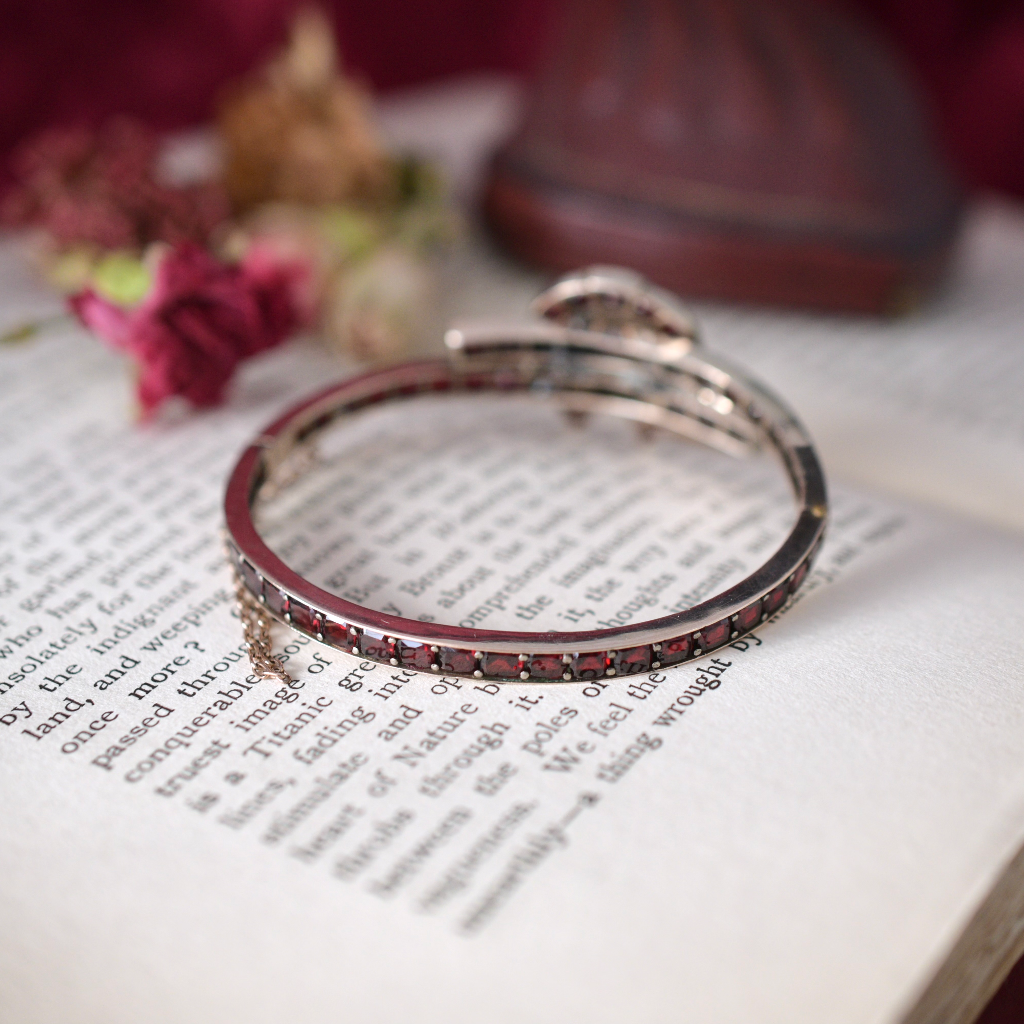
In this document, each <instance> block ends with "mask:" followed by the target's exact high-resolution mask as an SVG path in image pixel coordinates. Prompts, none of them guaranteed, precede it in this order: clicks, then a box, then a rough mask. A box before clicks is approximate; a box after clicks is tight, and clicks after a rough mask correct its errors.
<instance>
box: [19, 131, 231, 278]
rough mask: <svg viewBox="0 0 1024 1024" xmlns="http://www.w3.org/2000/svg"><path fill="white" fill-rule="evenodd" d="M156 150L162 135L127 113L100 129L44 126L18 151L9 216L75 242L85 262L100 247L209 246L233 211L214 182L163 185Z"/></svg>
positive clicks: (60, 243)
mask: <svg viewBox="0 0 1024 1024" xmlns="http://www.w3.org/2000/svg"><path fill="white" fill-rule="evenodd" d="M157 149H158V140H157V138H156V136H155V135H154V134H153V133H152V132H150V131H149V130H148V129H146V128H144V127H143V126H142V125H141V124H139V123H138V122H137V121H133V120H131V119H128V118H115V119H114V120H111V121H109V122H108V123H107V124H106V125H104V126H103V127H102V128H101V129H100V130H99V131H93V130H91V129H88V128H81V127H80V128H58V129H51V130H48V131H45V132H43V133H41V134H40V135H38V136H36V137H35V138H34V139H31V140H30V141H29V142H27V143H25V144H24V145H23V146H22V147H21V148H20V149H19V150H18V152H17V154H16V155H15V158H14V174H15V179H16V180H15V185H14V188H13V189H12V190H11V192H10V193H9V194H8V196H7V197H6V199H5V201H4V204H3V209H2V216H3V220H4V221H5V222H6V223H7V224H10V225H13V226H17V227H37V228H41V229H43V230H44V231H45V232H46V234H47V235H48V236H49V242H50V246H51V247H52V248H54V249H56V250H57V251H58V253H59V252H61V251H62V250H66V249H69V248H71V247H73V248H75V250H76V252H77V254H78V257H79V259H80V260H81V259H84V258H87V257H88V255H89V254H90V253H92V252H93V251H94V250H97V249H98V250H126V251H130V252H135V253H141V252H142V251H143V250H144V249H145V248H146V247H147V246H148V245H150V244H151V243H153V242H167V243H169V244H172V245H173V244H176V243H178V242H184V241H192V242H197V243H200V244H205V243H206V242H207V241H208V239H209V236H210V233H211V231H212V230H213V229H214V228H215V227H216V226H217V225H218V224H219V223H220V222H221V221H222V220H224V218H225V216H226V215H227V204H226V201H225V198H224V195H223V192H222V191H221V190H220V188H219V187H218V186H215V185H212V184H204V185H192V186H188V187H185V188H176V187H172V186H169V185H164V184H161V183H159V182H158V181H157V180H156V177H155V165H156V156H157Z"/></svg>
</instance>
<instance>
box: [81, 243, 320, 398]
mask: <svg viewBox="0 0 1024 1024" xmlns="http://www.w3.org/2000/svg"><path fill="white" fill-rule="evenodd" d="M305 273H306V269H305V267H303V266H301V265H298V264H288V263H280V262H276V263H275V262H272V261H270V260H268V259H266V258H265V256H262V255H261V256H259V257H258V258H254V259H253V260H252V261H251V262H244V263H241V264H227V263H223V262H221V261H220V260H217V259H216V258H215V257H213V256H211V255H210V254H209V253H208V252H206V251H205V250H203V249H201V248H199V247H198V246H196V245H193V244H189V243H183V244H181V245H178V246H176V247H174V248H172V249H169V250H168V251H167V252H166V253H164V254H163V256H162V258H160V260H159V262H158V263H157V266H156V268H155V271H154V275H153V285H152V288H151V290H150V291H149V293H148V294H147V295H146V296H145V298H144V299H143V300H142V301H141V302H140V303H139V304H138V305H137V306H135V307H134V308H131V309H126V308H125V307H124V306H122V305H119V304H118V303H116V302H113V301H111V300H110V299H109V298H107V297H104V296H103V295H101V294H99V293H98V291H97V290H96V289H94V288H89V289H87V290H85V291H83V292H80V293H79V294H77V295H75V296H73V297H72V299H71V300H70V302H71V307H72V309H73V310H74V312H75V313H76V314H77V316H78V318H79V319H80V320H81V322H82V323H83V324H85V326H87V327H89V328H90V329H91V330H93V331H94V332H95V333H96V334H98V335H99V336H100V337H101V338H103V339H104V340H105V341H106V342H107V343H108V344H110V345H111V346H112V347H113V348H116V349H119V350H120V351H123V352H125V353H127V354H128V355H130V356H131V357H132V358H133V359H135V360H136V362H137V364H138V367H139V375H138V399H139V404H140V406H141V410H142V415H143V416H144V417H149V416H151V415H152V414H153V413H154V412H155V411H156V410H157V409H158V408H159V406H160V405H161V404H162V403H163V402H164V401H165V400H166V399H168V398H170V397H171V396H174V395H178V396H181V397H183V398H186V399H188V401H190V402H191V403H192V404H193V405H194V406H197V407H204V406H211V405H215V404H217V403H218V402H220V401H221V400H222V398H223V396H224V390H225V388H226V386H227V384H228V382H229V381H230V379H231V376H232V374H233V373H234V371H235V367H236V366H237V365H238V364H239V363H240V362H241V361H242V360H243V359H246V358H248V357H249V356H253V355H256V354H257V353H258V352H263V351H265V350H267V349H270V348H273V347H274V346H275V345H278V344H280V343H281V342H282V341H284V340H285V338H286V337H287V336H288V335H289V334H290V333H291V332H292V331H294V330H295V329H296V328H298V327H299V326H301V325H302V314H301V310H300V307H299V305H298V304H297V302H296V295H297V294H298V293H299V292H300V291H301V286H302V280H301V279H302V277H303V276H304V274H305Z"/></svg>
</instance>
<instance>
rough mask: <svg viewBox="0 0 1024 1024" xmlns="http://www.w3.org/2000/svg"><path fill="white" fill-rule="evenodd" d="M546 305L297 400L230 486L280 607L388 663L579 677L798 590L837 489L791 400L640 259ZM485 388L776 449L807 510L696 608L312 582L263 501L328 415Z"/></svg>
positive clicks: (687, 654)
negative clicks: (583, 618)
mask: <svg viewBox="0 0 1024 1024" xmlns="http://www.w3.org/2000/svg"><path fill="white" fill-rule="evenodd" d="M535 308H536V309H537V310H538V311H539V312H540V313H542V315H543V316H544V317H545V318H546V320H547V322H540V323H538V325H537V326H536V327H532V328H525V329H524V328H494V329H477V330H475V331H464V330H451V331H449V332H448V334H447V335H446V338H445V340H446V343H447V345H448V348H449V351H450V355H449V358H447V359H443V358H441V359H430V360H423V361H417V362H408V363H403V364H401V365H398V366H393V367H389V368H386V369H381V370H376V371H373V372H370V373H366V374H364V375H362V376H359V377H355V378H352V379H350V380H346V381H343V382H342V383H340V384H336V385H334V386H332V387H330V388H328V389H326V390H325V391H323V392H321V393H320V394H318V395H316V396H314V397H313V398H310V399H308V400H307V401H304V402H302V403H300V404H299V405H297V406H295V407H294V408H292V409H291V410H289V411H288V412H287V413H285V414H284V415H283V416H281V417H280V418H279V419H278V420H276V421H275V422H274V423H272V424H271V425H270V426H269V427H267V429H266V430H264V431H263V433H262V435H261V436H260V437H259V438H258V440H257V441H256V442H255V443H253V444H252V445H251V446H250V447H248V448H247V449H246V450H245V451H244V452H243V453H242V455H241V457H240V458H239V460H238V463H237V464H236V466H235V468H234V471H233V472H232V474H231V477H230V480H229V482H228V486H227V492H226V496H225V519H226V528H227V546H228V555H229V558H230V559H231V560H232V562H233V565H234V569H235V571H236V572H237V574H238V575H239V577H240V579H241V581H242V584H243V585H244V587H245V588H246V590H247V591H248V592H249V593H250V594H251V595H252V596H253V598H254V599H255V600H256V601H258V602H260V604H261V605H262V606H263V607H264V608H265V609H266V610H267V612H269V614H270V615H271V616H273V617H274V618H276V619H278V620H280V621H282V622H285V623H287V624H288V625H289V626H291V628H292V629H295V630H298V631H299V632H301V633H304V634H307V635H309V636H312V637H315V638H316V639H317V640H320V641H321V642H323V643H325V644H329V645H331V646H333V647H337V648H339V649H341V650H345V651H349V652H351V653H353V654H356V655H358V656H359V657H362V658H366V659H370V660H373V661H378V662H382V663H384V664H389V665H394V666H401V667H404V668H409V669H415V670H420V671H426V672H437V673H444V674H450V675H456V676H467V677H471V678H473V677H475V678H478V679H482V678H486V679H493V680H496V681H509V682H510V681H520V680H528V679H529V680H537V681H559V680H562V681H567V682H574V681H587V680H593V679H597V678H601V677H605V676H616V675H627V674H632V673H636V672H646V671H649V670H651V669H657V668H661V667H665V666H669V665H674V664H678V663H680V662H684V661H688V660H691V659H694V658H699V657H701V656H702V655H704V654H706V653H708V652H710V651H712V650H714V649H715V648H718V647H721V646H723V645H724V644H727V643H729V642H731V641H733V640H735V639H737V638H738V637H740V636H742V635H744V634H746V633H749V632H750V631H751V630H753V629H755V628H756V627H757V626H758V625H760V624H761V623H762V622H764V621H766V620H767V619H768V618H770V617H771V616H772V615H774V614H775V613H776V612H777V611H778V610H779V609H780V608H781V607H782V606H783V605H784V604H785V603H786V602H787V601H788V600H789V599H790V598H791V597H792V595H793V593H794V592H795V591H796V590H797V588H798V587H799V586H800V585H801V583H802V582H803V581H804V579H805V577H806V575H807V573H808V570H809V568H810V566H811V563H812V561H813V559H814V557H815V555H816V553H817V551H818V548H819V547H820V544H821V541H822V537H823V534H824V529H825V523H826V519H827V512H828V503H827V497H826V488H825V479H824V475H823V473H822V469H821V466H820V464H819V462H818V459H817V456H816V455H815V453H814V449H813V446H812V444H811V440H810V438H809V437H808V435H807V433H806V431H805V430H804V428H803V427H802V426H801V424H800V423H799V422H798V420H797V419H796V418H795V417H794V416H793V414H792V413H791V412H790V411H789V410H788V409H787V408H786V407H785V405H784V404H783V403H782V402H780V401H779V400H778V399H777V398H775V397H774V396H773V395H771V394H770V393H769V392H768V391H766V390H765V389H764V388H763V387H761V386H760V385H759V384H757V383H755V382H753V381H752V380H750V379H749V378H748V377H746V376H745V375H744V374H742V373H741V372H739V371H737V370H736V369H734V368H732V367H730V366H729V365H728V364H727V363H726V362H725V361H724V360H722V359H720V358H719V357H717V356H714V355H712V354H711V353H709V352H708V351H707V350H706V349H704V347H703V346H701V345H700V344H699V343H698V341H697V338H696V332H695V330H694V328H693V325H692V322H691V321H690V319H689V317H688V315H687V314H686V312H685V310H683V309H682V308H681V307H680V306H678V304H677V303H676V302H675V300H674V299H673V298H672V297H671V296H668V295H665V294H664V293H661V292H658V291H657V290H655V289H652V288H650V287H649V286H647V285H646V284H645V283H644V282H642V281H641V280H640V279H638V278H636V277H635V276H633V275H629V274H627V273H625V272H621V271H617V270H603V269H595V270H590V271H582V272H579V273H577V274H574V275H570V276H569V277H567V278H566V279H564V280H563V281H561V282H559V283H558V284H556V285H555V286H554V287H553V288H552V289H550V290H549V291H548V292H545V293H544V295H542V296H541V297H540V299H538V300H537V303H536V305H535ZM488 390H491V391H500V392H514V393H520V394H522V393H527V394H530V395H534V396H537V397H538V398H540V399H542V400H544V401H547V402H555V403H557V404H558V405H560V406H561V407H562V408H563V409H564V410H565V411H566V412H568V413H569V414H572V415H579V414H588V413H602V414H607V415H612V416H617V417H621V418H624V419H627V420H633V421H635V422H637V423H638V424H640V425H641V426H643V427H645V428H663V429H666V430H669V431H672V432H674V433H676V434H681V435H683V436H686V437H688V438H691V439H694V440H697V441H700V442H703V443H704V444H707V445H710V446H712V447H714V448H717V449H719V450H720V451H723V452H725V453H727V454H731V455H743V454H748V453H752V452H755V451H759V450H764V449H766V450H768V451H770V452H773V453H774V454H775V455H776V456H777V457H778V458H779V460H780V461H781V463H782V466H783V467H784V469H785V472H786V474H787V476H788V478H789V480H790V482H791V484H792V488H793V492H794V495H795V498H796V504H797V508H798V512H797V518H796V522H795V525H794V526H793V528H792V530H791V531H790V533H789V535H788V536H787V537H786V539H785V540H784V541H783V543H782V545H781V546H780V547H779V548H778V550H777V551H776V552H775V553H774V554H773V555H772V556H771V557H770V558H769V559H768V561H767V562H765V564H764V565H762V566H761V567H760V568H759V569H757V571H755V572H753V573H752V574H751V575H749V576H748V577H746V578H745V579H743V580H741V581H740V582H739V583H737V584H735V585H734V586H732V587H730V588H729V589H727V590H725V591H723V592H722V593H720V594H717V595H716V596H714V597H711V598H710V599H708V600H706V601H703V602H701V603H700V604H697V605H694V606H693V607H691V608H689V609H688V610H686V611H683V612H678V613H675V614H672V615H667V616H663V617H661V618H657V619H651V620H649V621H646V622H641V623H637V624H634V625H630V626H621V627H616V628H614V629H600V630H590V631H587V632H519V631H507V630H486V629H464V628H461V627H456V626H448V625H442V624H438V623H432V622H431V623H425V622H420V621H418V620H415V619H407V618H402V617H399V616H396V615H390V614H385V613H384V612H378V611H374V610H372V609H369V608H364V607H361V606H359V605H356V604H353V603H351V602H349V601H346V600H344V599H342V598H341V597H339V596H337V595H335V594H332V593H330V592H328V591H325V590H322V589H320V588H319V587H316V586H314V585H313V584H312V583H310V582H308V581H307V580H305V579H304V578H303V577H301V576H300V575H298V574H297V573H296V572H294V571H293V570H292V569H290V568H289V567H288V566H287V565H286V564H285V563H284V562H283V561H282V560H281V559H280V558H278V557H277V555H275V554H274V552H273V551H271V550H270V548H269V547H268V546H267V545H266V544H265V543H264V542H263V541H262V539H261V538H260V536H259V534H258V533H257V531H256V528H255V526H254V523H253V519H252V514H251V512H252V507H253V505H254V503H255V502H256V501H257V500H259V498H260V497H261V496H262V497H266V496H267V495H268V494H271V493H276V492H277V491H278V490H279V489H280V488H281V487H284V486H287V485H288V483H289V482H290V481H292V480H293V479H295V477H296V475H297V474H299V473H301V472H302V469H303V467H304V466H305V465H308V464H309V456H310V452H311V451H312V449H313V446H314V445H315V440H316V436H317V434H318V433H319V432H320V431H321V430H322V429H323V428H325V427H326V426H327V425H329V424H331V423H333V422H335V421H336V420H338V419H339V418H341V417H345V416H350V415H352V414H354V413H356V412H357V411H358V410H360V409H364V408H366V407H368V406H372V405H375V404H377V403H380V402H385V401H408V400H413V399H414V398H415V396H416V395H421V394H425V393H437V392H480V391H488Z"/></svg>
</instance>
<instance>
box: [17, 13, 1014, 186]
mask: <svg viewBox="0 0 1024 1024" xmlns="http://www.w3.org/2000/svg"><path fill="white" fill-rule="evenodd" d="M552 2H553V0H505V2H502V3H494V2H491V3H488V2H486V0H374V2H373V3H365V2H364V3H357V2H355V0H347V2H346V0H333V2H328V3H327V4H326V6H328V7H329V8H331V9H332V10H333V11H334V13H335V16H336V18H337V22H338V27H339V30H340V32H341V35H342V39H343V45H344V49H345V52H346V56H347V59H348V62H349V66H350V67H351V68H353V69H355V70H357V71H358V72H359V73H360V74H361V75H363V76H364V77H365V78H367V79H368V80H369V81H370V82H371V83H372V84H373V85H374V86H376V87H377V88H378V89H393V88H396V87H400V86H407V85H412V84H414V83H417V82H422V81H427V80H429V79H436V78H439V77H444V76H447V75H453V74H459V73H462V72H470V71H490V70H498V71H511V72H522V71H523V70H524V69H527V68H528V67H529V64H530V61H531V59H532V57H533V55H534V53H535V51H536V47H537V42H538V39H539V37H540V35H541V32H542V26H543V23H544V19H545V14H546V12H547V10H548V9H549V8H550V6H551V3H552ZM822 2H827V0H822ZM848 2H849V3H850V5H852V6H854V7H859V8H860V9H861V10H862V12H863V13H864V14H865V15H866V16H867V17H868V18H870V19H872V20H874V21H875V22H876V23H877V25H878V26H879V29H880V31H881V32H882V33H884V34H886V35H888V36H889V38H890V39H891V40H893V41H894V42H895V44H896V45H897V46H899V47H900V48H901V49H902V50H903V51H904V52H905V53H906V54H907V56H908V57H909V58H910V61H911V63H912V65H913V67H914V68H915V69H916V73H917V75H918V78H919V81H920V84H921V87H922V91H923V92H924V93H925V94H926V95H927V96H928V97H929V98H930V99H931V102H932V104H933V106H934V109H935V112H936V117H937V122H938V126H939V129H940V133H941V135H942V137H943V139H944V141H945V143H946V147H947V150H948V152H949V154H950V156H951V159H952V161H953V163H954V165H955V166H956V167H957V168H958V169H959V171H960V173H961V175H962V176H963V178H964V180H965V181H966V182H967V183H968V184H970V185H974V186H981V187H987V188H995V189H1000V190H1003V191H1005V192H1009V193H1012V194H1016V195H1018V196H1024V0H848ZM295 6H296V0H33V2H32V3H31V4H28V3H25V2H24V0H0V18H2V19H3V20H2V24H3V46H2V48H0V158H3V156H4V155H5V154H6V153H7V152H9V150H10V148H11V146H12V145H14V144H15V143H16V142H17V141H18V140H19V139H20V138H23V137H24V136H25V135H26V134H27V133H30V132H31V131H33V130H34V129H36V128H38V127H39V126H41V125H46V124H51V123H54V122H68V121H75V120H81V119H83V118H88V119H95V118H96V117H99V116H102V115H104V114H107V113H113V112H121V111H127V112H131V113H135V114H138V115H140V116H141V117H143V118H144V119H145V120H147V121H149V122H150V123H152V124H154V125H156V126H158V127H167V128H172V127H181V126H183V125H188V124H194V123H196V122H199V121H203V120H206V119H208V118H209V116H210V113H211V110H212V107H213V103H214V99H215V97H216V95H217V92H218V90H219V88H220V87H221V86H222V85H223V83H224V82H226V81H227V80H229V79H231V78H233V77H235V76H237V75H238V74H239V73H240V72H242V71H244V70H246V69H247V68H250V67H252V66H253V64H254V63H255V62H256V61H258V60H259V58H260V57H262V56H263V55H265V54H266V53H267V52H268V50H270V49H271V48H272V47H273V46H274V45H275V44H276V43H277V42H278V41H279V40H280V39H281V37H282V35H283V32H284V26H285V24H286V22H287V20H288V16H289V14H290V12H291V11H292V10H293V9H294V7H295ZM3 163H4V164H6V160H3Z"/></svg>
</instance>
